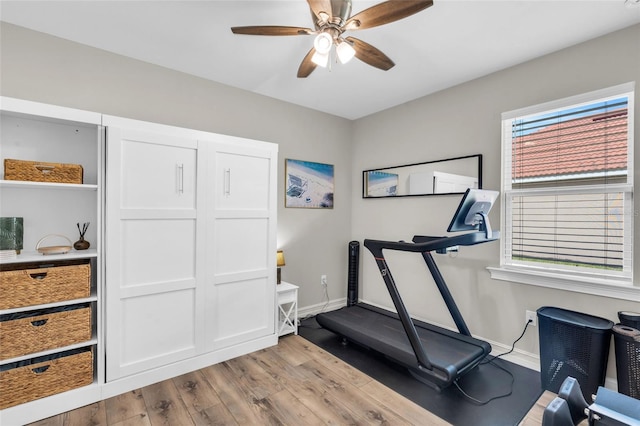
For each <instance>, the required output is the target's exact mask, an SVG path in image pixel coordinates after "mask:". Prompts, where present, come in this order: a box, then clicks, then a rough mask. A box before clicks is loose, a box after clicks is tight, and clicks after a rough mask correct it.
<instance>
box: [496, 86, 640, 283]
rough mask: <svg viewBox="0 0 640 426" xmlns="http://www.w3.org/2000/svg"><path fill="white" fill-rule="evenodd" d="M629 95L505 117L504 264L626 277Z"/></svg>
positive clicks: (629, 229)
mask: <svg viewBox="0 0 640 426" xmlns="http://www.w3.org/2000/svg"><path fill="white" fill-rule="evenodd" d="M632 100H633V96H632V93H621V94H617V95H613V96H608V97H600V98H592V99H591V100H588V101H583V102H580V103H572V102H571V101H575V99H570V100H565V102H563V103H564V105H562V106H560V107H556V108H554V109H547V110H545V109H543V108H542V107H541V108H539V109H538V111H535V112H533V113H528V114H526V115H517V114H513V115H512V116H511V117H509V118H504V117H503V126H504V127H503V149H504V151H505V152H504V158H505V160H506V161H504V162H503V167H504V170H503V176H504V180H503V186H504V188H503V192H504V194H505V201H506V202H505V219H506V220H505V225H506V226H505V228H506V229H505V232H504V238H505V241H504V244H503V263H504V264H507V265H516V266H517V265H523V266H528V267H537V268H547V269H549V268H551V269H554V270H565V271H573V272H581V273H589V274H601V275H608V276H611V275H613V276H618V277H622V278H629V279H630V277H631V274H632V248H631V244H632V239H633V205H632V195H633V179H632V172H633V167H632V164H633V163H632V160H633V158H632V146H633V144H632V142H631V131H630V120H629V117H630V115H631V114H632V110H633V108H632Z"/></svg>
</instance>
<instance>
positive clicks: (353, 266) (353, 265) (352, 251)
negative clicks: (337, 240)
mask: <svg viewBox="0 0 640 426" xmlns="http://www.w3.org/2000/svg"><path fill="white" fill-rule="evenodd" d="M359 265H360V243H359V242H358V241H351V242H349V276H348V277H347V306H353V305H355V304H356V303H358V281H359V280H358V270H359V269H360V268H359Z"/></svg>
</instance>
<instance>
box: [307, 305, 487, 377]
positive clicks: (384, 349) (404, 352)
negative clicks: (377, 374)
mask: <svg viewBox="0 0 640 426" xmlns="http://www.w3.org/2000/svg"><path fill="white" fill-rule="evenodd" d="M316 320H317V321H318V323H319V324H320V325H321V326H322V327H324V328H326V329H328V330H330V331H332V332H334V333H336V334H339V335H341V336H343V337H345V338H346V339H348V340H351V341H354V342H356V343H358V344H360V345H362V346H365V347H368V348H370V349H372V350H374V351H376V352H379V353H381V354H383V355H385V356H387V357H389V358H390V359H392V360H394V361H396V362H398V363H400V364H402V365H404V366H406V367H408V368H409V370H410V371H411V373H412V374H413V375H414V376H416V378H418V379H419V380H421V381H423V382H426V383H428V384H430V385H433V386H434V387H436V388H443V387H446V386H448V385H450V384H451V383H452V382H453V380H455V379H456V378H457V377H459V376H461V375H463V374H464V373H466V372H467V371H469V370H471V369H472V368H473V367H475V366H476V365H478V363H479V362H480V361H481V360H482V359H483V358H484V357H485V356H486V355H488V354H489V353H490V352H491V345H489V343H487V342H485V341H482V340H479V339H475V338H473V337H470V336H466V335H463V334H460V333H456V332H454V331H451V330H447V329H444V328H441V327H437V326H434V325H431V324H428V323H425V322H422V321H417V320H413V323H414V325H415V327H416V331H417V332H418V336H419V338H420V341H421V343H422V346H423V347H424V350H425V352H426V354H427V357H428V359H429V361H430V362H431V364H432V367H433V369H432V370H431V371H429V370H427V369H425V368H424V367H421V366H419V365H418V361H417V359H416V355H415V352H414V351H413V348H412V347H411V343H410V342H409V339H408V337H407V334H406V332H405V330H404V328H403V327H402V323H401V322H400V319H399V318H398V316H397V315H396V314H394V313H392V312H389V311H386V310H384V309H380V308H377V307H375V306H371V305H367V304H364V303H359V304H356V305H353V306H349V307H344V308H341V309H338V310H336V311H331V312H326V313H321V314H318V315H317V316H316Z"/></svg>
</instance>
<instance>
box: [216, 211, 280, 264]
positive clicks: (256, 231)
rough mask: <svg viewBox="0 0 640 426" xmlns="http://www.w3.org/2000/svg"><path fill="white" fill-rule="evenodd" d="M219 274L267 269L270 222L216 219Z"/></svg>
mask: <svg viewBox="0 0 640 426" xmlns="http://www.w3.org/2000/svg"><path fill="white" fill-rule="evenodd" d="M215 227H216V228H215V235H216V243H217V244H218V245H219V247H221V248H223V249H220V250H217V251H216V254H217V255H216V258H215V270H216V275H225V274H233V273H242V272H247V271H265V270H266V269H267V268H268V264H267V262H268V260H269V258H268V249H269V220H268V219H266V218H242V219H230V218H223V219H218V220H216V224H215Z"/></svg>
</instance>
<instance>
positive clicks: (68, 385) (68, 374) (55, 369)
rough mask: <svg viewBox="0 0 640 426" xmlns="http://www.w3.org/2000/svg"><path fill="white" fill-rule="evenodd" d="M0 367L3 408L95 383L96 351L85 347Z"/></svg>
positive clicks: (0, 398)
mask: <svg viewBox="0 0 640 426" xmlns="http://www.w3.org/2000/svg"><path fill="white" fill-rule="evenodd" d="M34 361H36V362H34V363H32V364H30V365H25V366H20V367H16V368H11V369H8V370H5V371H0V389H2V392H0V409H5V408H8V407H13V406H14V405H18V404H24V403H25V402H29V401H33V400H36V399H40V398H44V397H46V396H50V395H55V394H57V393H61V392H66V391H69V390H71V389H75V388H79V387H81V386H87V385H90V384H91V383H93V352H92V351H90V350H88V351H83V352H79V353H71V354H70V355H67V356H61V357H59V358H55V359H51V360H40V359H36V360H34Z"/></svg>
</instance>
